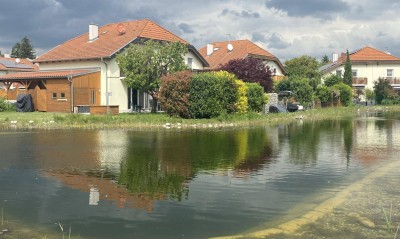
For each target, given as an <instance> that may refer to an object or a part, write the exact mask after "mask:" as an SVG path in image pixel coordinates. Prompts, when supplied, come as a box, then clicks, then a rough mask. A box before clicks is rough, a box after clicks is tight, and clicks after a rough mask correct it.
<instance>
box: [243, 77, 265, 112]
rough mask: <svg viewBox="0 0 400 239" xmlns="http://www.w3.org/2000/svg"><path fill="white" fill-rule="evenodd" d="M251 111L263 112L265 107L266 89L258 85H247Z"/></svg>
mask: <svg viewBox="0 0 400 239" xmlns="http://www.w3.org/2000/svg"><path fill="white" fill-rule="evenodd" d="M246 85H247V88H248V93H247V101H248V104H249V111H254V112H261V111H262V108H263V105H264V88H263V87H262V86H260V84H258V83H246Z"/></svg>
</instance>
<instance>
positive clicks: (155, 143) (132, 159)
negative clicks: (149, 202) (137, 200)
mask: <svg viewBox="0 0 400 239" xmlns="http://www.w3.org/2000/svg"><path fill="white" fill-rule="evenodd" d="M163 143H166V144H167V145H164V146H163V145H162V144H163ZM163 147H167V148H168V143H167V142H164V141H163V140H162V137H160V135H159V134H157V133H149V137H143V138H139V139H136V140H135V141H134V142H132V143H131V144H130V147H129V150H128V157H127V159H126V160H124V161H123V162H121V172H120V175H119V180H118V182H119V184H122V185H125V186H126V187H127V189H128V190H129V191H130V192H132V193H134V194H143V195H144V196H146V197H150V198H158V199H162V198H163V197H165V196H168V197H170V198H175V199H177V200H182V198H183V196H185V195H186V196H187V193H188V188H187V187H186V186H185V179H186V175H182V174H179V173H176V172H174V171H173V170H170V171H168V170H165V169H164V170H163V169H162V168H161V163H162V162H160V158H159V154H160V152H162V148H163Z"/></svg>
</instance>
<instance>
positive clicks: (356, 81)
mask: <svg viewBox="0 0 400 239" xmlns="http://www.w3.org/2000/svg"><path fill="white" fill-rule="evenodd" d="M367 84H368V78H367V77H353V86H364V85H367Z"/></svg>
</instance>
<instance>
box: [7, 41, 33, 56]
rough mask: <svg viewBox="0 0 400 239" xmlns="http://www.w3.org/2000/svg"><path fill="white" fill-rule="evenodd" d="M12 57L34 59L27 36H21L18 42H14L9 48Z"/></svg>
mask: <svg viewBox="0 0 400 239" xmlns="http://www.w3.org/2000/svg"><path fill="white" fill-rule="evenodd" d="M11 56H12V57H18V58H29V59H35V58H36V55H35V50H34V49H33V46H32V44H31V40H29V38H28V37H26V36H25V37H24V38H22V40H21V41H20V42H17V43H15V45H14V46H13V48H12V50H11Z"/></svg>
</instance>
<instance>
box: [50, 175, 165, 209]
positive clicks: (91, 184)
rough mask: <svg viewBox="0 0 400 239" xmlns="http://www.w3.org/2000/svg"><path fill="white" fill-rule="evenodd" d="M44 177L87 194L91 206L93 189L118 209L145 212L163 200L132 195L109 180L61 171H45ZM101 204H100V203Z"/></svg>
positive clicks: (101, 198) (102, 198)
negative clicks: (154, 203)
mask: <svg viewBox="0 0 400 239" xmlns="http://www.w3.org/2000/svg"><path fill="white" fill-rule="evenodd" d="M45 176H47V177H51V178H55V179H57V180H59V181H61V182H62V183H63V184H65V185H67V186H68V187H71V188H73V189H76V190H80V191H83V192H87V193H88V204H91V203H92V202H93V201H91V197H93V192H91V190H92V191H93V189H97V191H98V193H99V195H98V197H99V199H100V200H107V201H112V202H113V203H114V205H115V206H117V207H120V208H139V209H144V210H146V211H149V212H150V211H152V210H153V202H154V200H163V199H165V196H164V195H162V194H159V195H158V197H153V198H152V199H150V198H148V197H147V196H146V195H144V194H143V195H132V194H130V193H129V192H128V191H127V189H126V188H124V187H121V186H120V185H118V184H117V183H115V181H113V180H111V179H110V178H101V177H95V176H88V175H86V174H82V173H79V174H74V173H67V172H62V171H47V172H46V173H45ZM100 203H101V202H100Z"/></svg>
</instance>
